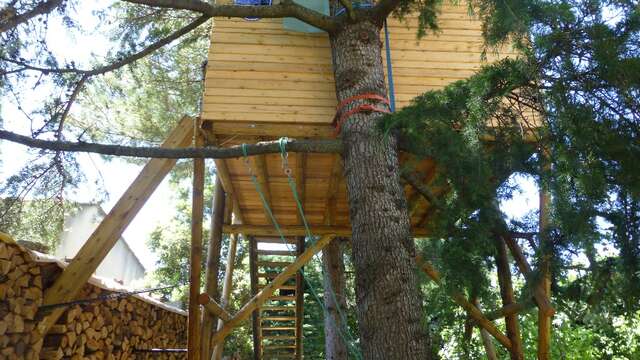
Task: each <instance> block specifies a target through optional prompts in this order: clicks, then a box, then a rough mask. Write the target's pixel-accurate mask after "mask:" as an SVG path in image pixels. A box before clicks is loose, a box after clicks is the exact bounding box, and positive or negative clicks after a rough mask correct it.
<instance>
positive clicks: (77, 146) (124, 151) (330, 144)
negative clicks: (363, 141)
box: [0, 130, 342, 159]
mask: <svg viewBox="0 0 640 360" xmlns="http://www.w3.org/2000/svg"><path fill="white" fill-rule="evenodd" d="M0 139H3V140H7V141H11V142H14V143H18V144H22V145H25V146H29V147H32V148H37V149H44V150H51V151H61V152H85V153H96V154H102V155H113V156H131V157H143V158H167V159H187V158H210V159H229V158H238V157H242V156H244V154H245V151H246V154H247V155H261V154H274V153H279V152H280V151H281V148H280V142H279V141H265V142H259V143H257V144H247V145H244V149H243V146H240V145H238V146H232V147H228V148H217V147H203V148H183V149H167V148H161V147H136V146H122V145H109V144H97V143H85V142H69V141H52V140H42V139H34V138H31V137H28V136H24V135H20V134H16V133H14V132H10V131H6V130H0ZM285 149H286V151H288V152H305V153H340V152H342V143H341V142H340V141H339V140H287V141H286V142H285Z"/></svg>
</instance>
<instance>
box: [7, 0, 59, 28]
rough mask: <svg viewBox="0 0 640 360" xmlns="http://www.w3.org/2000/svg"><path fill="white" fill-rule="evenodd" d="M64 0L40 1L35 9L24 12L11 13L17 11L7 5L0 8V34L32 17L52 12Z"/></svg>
mask: <svg viewBox="0 0 640 360" xmlns="http://www.w3.org/2000/svg"><path fill="white" fill-rule="evenodd" d="M62 2H63V0H48V1H44V2H41V3H39V4H38V5H36V6H35V7H34V8H33V9H31V10H29V11H27V12H24V13H22V14H13V15H12V14H11V13H12V12H13V11H15V9H14V8H12V7H5V8H3V9H2V10H0V34H2V33H3V32H6V31H8V30H11V29H13V28H15V27H16V26H18V25H20V24H23V23H25V22H27V21H29V20H30V19H32V18H34V17H36V16H38V15H44V14H48V13H50V12H52V11H53V10H54V9H55V8H57V7H58V6H60V5H62Z"/></svg>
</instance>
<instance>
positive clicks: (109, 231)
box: [37, 116, 194, 336]
mask: <svg viewBox="0 0 640 360" xmlns="http://www.w3.org/2000/svg"><path fill="white" fill-rule="evenodd" d="M193 123H194V119H193V118H190V117H186V116H185V117H183V118H182V120H180V122H179V123H178V126H177V127H176V128H175V129H174V130H173V131H172V132H171V133H170V134H169V137H168V138H167V140H166V141H165V142H164V143H163V144H162V147H164V148H179V147H186V146H189V145H190V144H191V141H192V138H193ZM175 163H176V159H161V158H157V159H152V160H150V161H149V162H148V163H147V165H145V167H144V168H143V169H142V171H141V172H140V174H139V175H138V177H137V178H136V179H135V180H134V181H133V183H132V184H131V185H130V186H129V188H128V189H127V191H126V192H125V193H124V194H123V195H122V197H121V198H120V200H118V202H117V203H116V205H115V206H114V207H113V209H111V211H110V212H109V214H108V215H107V216H106V217H105V218H104V219H103V220H102V222H101V223H100V225H98V227H97V228H96V229H95V230H94V232H93V234H91V236H90V237H89V239H88V240H87V241H86V242H85V243H84V245H83V246H82V248H81V249H80V250H79V251H78V253H77V254H76V256H75V257H74V259H73V261H71V263H69V265H68V266H67V268H66V269H65V270H64V271H63V272H62V274H61V275H60V276H59V277H58V279H57V280H56V281H55V283H54V284H53V285H52V286H51V287H50V288H49V289H47V291H46V292H45V294H44V301H43V304H44V305H47V304H56V303H62V302H68V301H72V300H74V298H75V297H76V296H77V295H78V293H79V292H80V290H81V289H82V287H83V286H84V285H85V283H86V282H87V280H89V278H90V277H91V275H92V274H93V273H94V272H95V271H96V269H97V268H98V265H100V263H101V262H102V260H103V259H104V258H105V256H106V255H107V254H108V253H109V251H110V250H111V249H112V248H113V246H114V245H115V244H116V242H117V241H118V239H119V238H120V236H122V233H123V232H124V230H125V229H126V228H127V226H128V225H129V223H131V221H132V220H133V218H134V217H135V216H136V214H137V213H138V211H140V209H141V208H142V206H143V205H144V204H145V202H146V201H147V199H148V198H149V197H150V196H151V194H152V193H153V191H154V190H155V189H156V188H157V187H158V185H160V183H161V182H162V180H163V179H164V177H165V176H166V175H167V174H168V173H169V171H171V169H172V168H173V166H174V165H175ZM65 310H66V309H65V308H58V309H56V310H54V311H53V312H52V313H50V314H47V315H46V316H45V317H44V318H43V319H42V321H41V322H40V323H39V324H38V328H37V330H38V333H39V334H40V336H44V335H46V333H47V332H48V331H49V329H50V328H51V326H52V325H53V324H55V322H56V321H57V320H58V318H59V317H60V316H61V315H62V314H63V313H64V311H65Z"/></svg>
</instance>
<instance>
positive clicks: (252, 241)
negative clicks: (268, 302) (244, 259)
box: [247, 237, 262, 360]
mask: <svg viewBox="0 0 640 360" xmlns="http://www.w3.org/2000/svg"><path fill="white" fill-rule="evenodd" d="M247 240H248V241H249V276H250V281H251V296H252V297H253V296H256V294H257V293H258V242H257V239H256V238H254V237H249V238H248V239H247ZM259 317H260V312H259V311H254V312H253V313H252V319H251V328H252V335H253V359H254V360H260V355H261V354H260V344H261V341H262V333H261V332H260V320H259Z"/></svg>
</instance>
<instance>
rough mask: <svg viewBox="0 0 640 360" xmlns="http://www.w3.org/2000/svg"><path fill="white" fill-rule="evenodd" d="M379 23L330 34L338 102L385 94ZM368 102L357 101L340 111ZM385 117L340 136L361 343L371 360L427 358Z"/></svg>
mask: <svg viewBox="0 0 640 360" xmlns="http://www.w3.org/2000/svg"><path fill="white" fill-rule="evenodd" d="M381 25H382V24H374V23H372V22H371V21H369V20H366V19H364V18H363V19H362V20H360V21H359V22H356V23H348V24H344V26H343V27H342V28H341V29H339V30H338V31H336V33H334V34H332V35H331V46H332V51H333V60H334V76H335V81H336V93H337V97H338V101H342V100H344V99H347V98H349V97H352V96H354V95H359V94H364V93H376V94H379V95H382V96H386V95H387V91H386V85H385V80H384V68H383V65H382V57H381V48H382V44H381V41H380V29H381ZM367 101H368V100H357V101H354V102H352V103H351V104H350V105H349V106H346V107H345V108H344V109H343V111H348V110H350V109H352V108H354V107H355V106H357V105H359V104H362V103H363V102H367ZM378 105H379V106H384V105H382V104H378ZM381 115H382V114H380V113H357V114H354V115H353V116H351V117H350V118H349V120H347V121H346V122H345V123H344V124H343V125H342V135H341V136H342V139H343V140H344V151H343V159H344V174H345V178H346V182H347V191H348V194H349V196H348V200H349V211H350V219H351V225H352V227H353V237H352V241H353V259H354V265H355V270H356V297H357V304H358V321H359V328H360V340H361V343H362V351H363V357H364V359H367V360H374V359H384V360H392V359H402V360H407V359H420V360H424V359H427V358H428V355H427V346H426V343H427V341H426V332H425V331H424V328H423V324H422V318H423V313H422V307H421V297H420V293H419V290H418V286H417V275H416V271H415V260H414V256H415V247H414V243H413V238H412V234H411V229H410V223H409V214H408V211H407V202H406V199H405V197H404V193H403V190H402V187H401V185H400V177H399V162H398V154H397V151H396V139H395V138H394V137H393V136H391V137H389V138H384V136H383V135H382V134H381V133H380V132H379V131H377V129H376V120H378V119H379V118H380V116H381Z"/></svg>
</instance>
